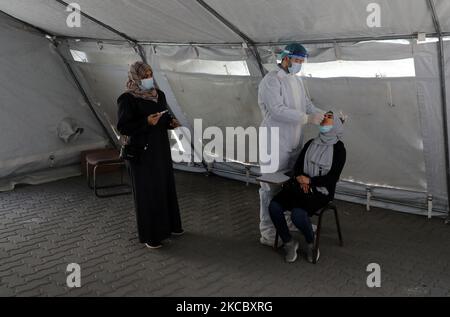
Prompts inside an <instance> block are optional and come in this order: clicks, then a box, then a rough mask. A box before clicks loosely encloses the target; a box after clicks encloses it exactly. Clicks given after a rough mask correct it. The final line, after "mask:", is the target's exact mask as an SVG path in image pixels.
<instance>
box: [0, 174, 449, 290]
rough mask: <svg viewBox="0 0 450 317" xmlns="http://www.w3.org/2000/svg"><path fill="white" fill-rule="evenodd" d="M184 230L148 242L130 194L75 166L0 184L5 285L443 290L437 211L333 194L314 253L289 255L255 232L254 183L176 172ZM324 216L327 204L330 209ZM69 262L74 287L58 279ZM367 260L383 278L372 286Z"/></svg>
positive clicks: (0, 285) (444, 238)
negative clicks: (71, 173) (59, 176)
mask: <svg viewBox="0 0 450 317" xmlns="http://www.w3.org/2000/svg"><path fill="white" fill-rule="evenodd" d="M176 180H177V189H178V196H179V202H180V207H181V211H182V217H183V221H184V227H185V229H186V231H187V233H186V235H185V236H183V237H180V238H174V239H171V240H169V241H167V242H166V244H165V246H164V248H163V249H160V250H149V249H146V248H145V247H143V245H141V244H139V243H138V241H137V238H136V224H135V217H134V210H133V203H132V200H131V196H130V195H128V196H121V197H114V198H108V199H98V198H96V197H95V196H94V195H93V193H92V192H91V190H89V189H88V188H87V186H86V183H85V180H84V179H83V178H81V177H78V178H71V179H66V180H62V181H58V182H53V183H49V184H44V185H38V186H24V187H19V188H17V189H16V190H15V191H13V192H7V193H0V295H1V296H393V295H396V296H449V295H450V228H449V227H448V226H445V225H444V224H443V221H442V220H440V219H432V220H427V219H426V218H424V217H419V216H413V215H408V214H401V213H396V212H393V211H388V210H382V209H377V208H373V210H372V211H371V212H366V211H365V210H364V207H363V206H359V205H354V204H349V203H345V202H337V205H338V208H339V212H340V217H341V225H342V229H343V235H344V242H345V245H344V247H339V246H338V244H337V239H336V237H337V235H336V230H335V226H334V222H333V217H327V219H325V223H324V228H323V233H322V238H321V254H322V256H321V259H320V261H319V263H318V264H317V265H312V264H309V263H307V262H306V261H305V260H304V259H300V260H298V261H297V262H296V263H293V264H286V263H284V261H283V254H282V252H281V250H280V251H279V252H276V251H274V250H273V249H271V248H269V247H265V246H262V245H260V244H259V242H258V238H259V235H258V217H259V198H258V187H257V186H255V185H250V186H248V187H247V186H245V184H243V183H241V182H236V181H231V180H227V179H223V178H220V177H216V176H210V177H206V176H205V175H202V174H189V173H185V172H177V173H176ZM330 216H331V215H330ZM69 263H78V264H79V265H80V266H81V287H80V288H73V289H70V288H68V287H67V285H66V276H67V274H68V273H66V268H67V265H68V264H69ZM369 263H378V264H379V265H380V266H381V287H380V288H369V287H367V285H366V279H367V276H368V275H369V272H366V267H367V265H368V264H369Z"/></svg>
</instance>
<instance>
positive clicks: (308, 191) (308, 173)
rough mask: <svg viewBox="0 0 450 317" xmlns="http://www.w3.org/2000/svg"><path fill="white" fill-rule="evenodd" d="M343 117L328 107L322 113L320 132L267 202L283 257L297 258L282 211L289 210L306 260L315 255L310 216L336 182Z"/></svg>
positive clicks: (341, 162) (340, 165)
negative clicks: (290, 176) (303, 241)
mask: <svg viewBox="0 0 450 317" xmlns="http://www.w3.org/2000/svg"><path fill="white" fill-rule="evenodd" d="M343 121H344V120H343V119H340V118H337V117H336V119H335V118H334V114H333V112H332V111H329V112H327V113H326V114H325V118H324V120H323V121H322V123H321V125H320V133H319V136H317V137H316V138H315V139H312V140H310V141H308V142H307V143H306V144H305V146H304V147H303V149H302V151H301V153H300V155H299V157H298V159H297V162H296V164H295V167H294V171H293V172H294V177H293V179H291V182H290V183H288V184H287V185H286V186H284V187H283V189H282V191H281V192H280V193H279V194H277V195H276V196H275V197H274V198H273V200H272V201H271V203H270V205H269V211H270V217H271V218H272V221H273V223H274V225H275V227H276V228H277V230H278V234H279V235H280V237H281V239H282V240H283V243H284V249H285V252H286V257H285V259H286V261H287V262H294V261H295V260H296V259H297V250H298V248H299V242H298V241H295V240H294V239H293V238H292V236H291V234H290V232H289V229H288V226H287V223H286V219H285V216H284V212H285V211H286V210H290V211H291V219H292V222H293V224H294V225H295V226H296V227H297V228H298V229H299V230H300V232H301V233H302V234H303V235H304V236H305V239H306V243H307V245H308V246H307V254H306V256H307V260H308V262H311V263H312V262H313V258H314V257H316V260H318V258H319V252H318V250H317V253H316V254H314V231H313V228H312V224H311V220H310V217H311V216H312V215H313V214H314V212H316V211H318V210H319V209H320V208H322V207H324V206H326V205H327V204H328V202H329V201H331V200H333V198H334V192H335V189H336V183H337V182H338V180H339V177H340V175H341V172H342V169H343V168H344V164H345V160H346V150H345V147H344V143H343V142H342V141H341V140H342V136H343Z"/></svg>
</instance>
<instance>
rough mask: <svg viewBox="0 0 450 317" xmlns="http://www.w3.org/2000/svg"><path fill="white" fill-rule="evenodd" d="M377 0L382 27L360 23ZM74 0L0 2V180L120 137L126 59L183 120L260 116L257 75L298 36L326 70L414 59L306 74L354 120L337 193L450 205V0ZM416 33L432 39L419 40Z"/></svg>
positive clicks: (238, 121) (222, 169)
mask: <svg viewBox="0 0 450 317" xmlns="http://www.w3.org/2000/svg"><path fill="white" fill-rule="evenodd" d="M373 3H376V4H377V5H378V8H379V9H380V18H381V20H380V23H381V24H380V25H379V26H378V27H373V25H370V23H369V24H368V23H367V19H368V16H369V15H370V14H371V12H372V11H371V10H372V9H371V8H373V7H371V5H372V4H373ZM76 4H78V5H79V6H80V8H81V12H82V16H81V25H80V27H68V25H67V23H66V20H67V17H68V15H69V14H70V13H71V12H70V10H69V11H67V5H68V3H67V2H64V1H61V0H15V1H12V0H0V11H1V12H0V25H1V28H0V40H1V41H2V45H1V46H0V55H1V56H2V59H1V60H0V67H1V68H0V69H1V70H2V71H1V72H0V77H1V83H2V84H1V86H0V90H1V97H0V107H1V108H0V109H1V111H2V115H1V117H0V122H1V123H2V127H4V128H3V131H6V132H4V134H3V139H2V145H3V146H2V148H1V149H0V189H11V188H13V186H14V184H16V183H24V182H25V183H37V182H42V181H47V180H49V179H55V178H58V177H61V176H67V175H69V174H70V175H72V174H74V173H75V170H74V169H73V168H72V166H73V164H74V163H76V162H77V160H78V159H79V158H78V157H79V152H80V151H82V150H85V149H90V148H98V147H102V146H106V145H107V143H108V139H110V140H111V139H112V140H113V142H116V141H117V138H116V131H114V126H115V122H116V104H115V102H116V99H117V97H118V96H119V95H120V94H121V93H122V92H123V89H124V82H125V80H126V75H127V69H128V67H129V65H130V64H131V63H132V62H134V61H136V60H141V59H142V60H145V61H147V62H149V63H150V64H151V65H152V66H153V68H154V70H155V77H156V80H157V81H158V83H159V85H160V87H161V88H162V89H163V90H164V91H165V92H166V94H167V96H168V101H169V104H170V107H171V110H172V111H173V113H174V114H175V115H176V116H177V117H178V118H179V119H180V121H181V122H182V123H183V124H184V125H185V126H187V127H189V128H192V126H193V120H194V119H195V118H201V119H203V122H204V124H205V125H214V126H218V127H221V128H225V127H227V126H231V127H236V126H242V127H250V126H259V123H260V121H261V117H260V116H261V115H260V112H259V109H258V105H257V86H258V83H259V81H260V80H261V76H262V73H264V72H265V71H267V69H269V68H270V67H272V66H273V65H275V63H276V54H275V53H276V52H277V50H278V49H280V48H281V47H283V45H284V44H285V43H287V42H291V41H299V42H302V43H305V44H306V46H307V48H308V50H309V51H310V58H309V60H308V61H309V63H310V64H311V65H314V64H316V65H317V67H325V66H323V65H328V66H326V67H328V68H327V69H328V72H329V70H330V69H331V67H338V66H339V65H338V64H321V63H336V62H337V61H338V62H341V63H342V62H347V63H357V62H365V63H366V62H374V61H375V62H377V63H381V62H382V61H383V62H384V61H386V62H390V61H394V62H395V61H399V60H402V61H405V63H409V65H410V67H411V68H412V69H413V71H412V72H410V73H408V74H407V75H404V76H403V75H402V76H398V77H396V76H387V77H386V76H380V78H376V77H375V76H372V77H373V78H362V77H361V76H351V75H350V76H349V75H345V76H344V75H341V76H340V75H339V71H337V74H338V75H336V76H328V78H324V77H320V76H314V74H313V75H311V76H307V77H305V80H304V81H305V84H306V87H307V88H308V92H309V94H310V96H311V98H312V99H313V101H314V102H315V103H316V104H317V105H318V106H319V107H325V108H326V107H332V108H333V109H342V110H344V111H345V112H346V113H347V114H349V116H350V120H349V122H348V124H347V127H346V136H345V137H346V141H345V142H346V147H347V150H348V162H347V165H346V168H345V169H344V173H343V181H342V182H340V184H339V186H338V198H342V199H347V200H351V201H355V202H362V203H365V202H366V201H367V200H368V199H371V202H370V204H371V205H376V206H382V207H387V208H392V209H396V210H401V211H406V212H413V213H418V214H425V215H445V214H446V213H447V212H448V187H447V181H448V178H449V167H448V155H449V153H448V148H449V147H448V129H447V125H446V123H445V118H446V112H448V109H447V105H448V104H450V103H449V102H448V100H446V99H447V98H446V96H450V88H449V87H450V67H446V64H448V63H449V62H450V59H449V58H448V57H449V56H450V45H449V42H446V41H445V37H446V36H449V35H450V3H449V2H448V1H444V0H378V1H372V0H343V1H334V0H321V1H317V0H280V1H269V0H229V1H219V0H165V1H156V0H77V1H76ZM419 34H420V35H422V34H424V35H426V37H427V39H428V40H427V41H418V40H417V38H418V36H419ZM44 35H47V37H48V39H46V38H45V37H44ZM394 40H395V41H394ZM445 57H447V59H446V58H445ZM321 65H322V66H321ZM330 65H332V66H330ZM353 65H361V64H353ZM325 77H326V76H325ZM369 77H370V76H369ZM443 97H444V98H443ZM67 120H69V121H70V122H72V123H73V122H76V124H77V125H78V126H80V127H82V128H83V131H84V132H83V134H81V135H80V136H79V137H78V138H77V139H75V140H74V141H71V142H64V141H63V140H62V139H61V137H59V136H58V133H57V132H58V127H61V124H64V123H66V122H67ZM312 133H313V131H308V132H307V134H308V136H311V135H312ZM179 167H180V168H184V169H189V170H199V171H204V168H205V166H204V165H202V164H197V165H194V166H191V165H190V166H179ZM207 168H208V169H209V170H210V171H211V172H214V173H217V174H220V175H224V176H227V177H232V178H237V179H243V180H247V179H248V177H250V178H251V180H253V181H254V178H252V176H254V175H257V174H258V170H259V169H258V167H257V166H251V165H248V164H246V162H239V161H234V163H214V164H210V165H208V166H207Z"/></svg>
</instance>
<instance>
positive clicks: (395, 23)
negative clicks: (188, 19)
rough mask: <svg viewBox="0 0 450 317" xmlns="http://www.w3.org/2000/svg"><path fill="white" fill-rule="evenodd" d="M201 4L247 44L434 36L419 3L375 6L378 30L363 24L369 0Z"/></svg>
mask: <svg viewBox="0 0 450 317" xmlns="http://www.w3.org/2000/svg"><path fill="white" fill-rule="evenodd" d="M206 2H207V3H208V4H209V5H210V6H211V7H213V8H214V9H215V10H217V11H218V12H219V14H221V15H222V16H223V17H225V18H226V19H228V20H229V21H230V22H231V23H233V24H234V25H235V26H236V27H237V28H238V29H240V30H241V31H242V32H244V33H245V34H247V35H248V36H249V37H250V38H251V39H253V40H254V41H256V42H263V43H264V42H275V43H277V42H283V41H293V40H301V41H305V40H306V41H307V40H318V39H334V38H345V37H359V36H379V35H382V34H412V33H415V32H427V33H428V32H434V27H433V21H432V19H431V16H430V14H429V9H428V7H427V4H426V1H423V0H383V1H376V3H377V4H379V5H380V9H381V11H380V13H381V26H380V27H370V26H368V24H367V17H368V16H369V12H367V6H368V5H369V4H370V3H374V1H371V0H340V1H334V0H325V1H315V0H303V1H292V0H279V1H270V0H235V1H231V4H230V3H229V2H230V1H222V0H207V1H206ZM400 13H401V14H400Z"/></svg>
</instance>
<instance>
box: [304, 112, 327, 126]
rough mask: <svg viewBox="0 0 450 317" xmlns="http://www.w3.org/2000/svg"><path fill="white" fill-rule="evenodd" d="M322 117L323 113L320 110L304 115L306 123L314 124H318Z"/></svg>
mask: <svg viewBox="0 0 450 317" xmlns="http://www.w3.org/2000/svg"><path fill="white" fill-rule="evenodd" d="M323 118H324V114H323V113H322V112H316V113H312V114H310V115H306V123H311V124H315V125H319V124H320V123H321V122H322V121H323Z"/></svg>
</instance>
